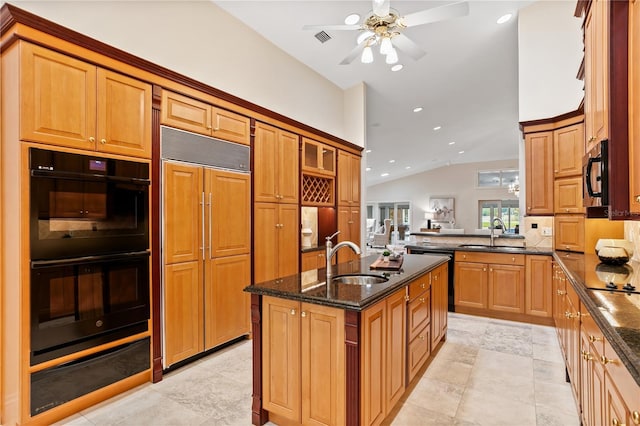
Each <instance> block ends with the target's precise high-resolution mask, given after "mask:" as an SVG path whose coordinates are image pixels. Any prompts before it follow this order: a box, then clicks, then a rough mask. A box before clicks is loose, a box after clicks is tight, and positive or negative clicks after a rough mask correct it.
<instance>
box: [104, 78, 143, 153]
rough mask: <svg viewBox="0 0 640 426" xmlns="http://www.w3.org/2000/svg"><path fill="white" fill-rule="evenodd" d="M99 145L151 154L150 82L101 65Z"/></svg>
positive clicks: (124, 151)
mask: <svg viewBox="0 0 640 426" xmlns="http://www.w3.org/2000/svg"><path fill="white" fill-rule="evenodd" d="M97 84H98V98H97V99H98V130H97V133H96V149H97V150H98V151H102V152H109V153H112V154H120V155H127V156H135V157H143V158H151V85H150V84H147V83H144V82H142V81H139V80H136V79H133V78H131V77H127V76H124V75H122V74H117V73H114V72H111V71H107V70H103V69H100V68H98V80H97Z"/></svg>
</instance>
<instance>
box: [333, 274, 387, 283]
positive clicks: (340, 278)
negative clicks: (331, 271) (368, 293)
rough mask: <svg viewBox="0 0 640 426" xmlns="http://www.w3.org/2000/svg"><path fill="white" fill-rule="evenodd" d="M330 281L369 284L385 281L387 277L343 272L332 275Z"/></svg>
mask: <svg viewBox="0 0 640 426" xmlns="http://www.w3.org/2000/svg"><path fill="white" fill-rule="evenodd" d="M331 281H333V282H334V283H339V284H355V285H369V284H382V283H386V282H387V281H389V278H387V277H383V276H381V275H370V274H344V275H336V276H334V277H333V278H332V279H331Z"/></svg>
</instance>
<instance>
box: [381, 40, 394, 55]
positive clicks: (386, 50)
mask: <svg viewBox="0 0 640 426" xmlns="http://www.w3.org/2000/svg"><path fill="white" fill-rule="evenodd" d="M392 50H393V45H392V44H391V38H390V37H387V36H383V37H382V41H380V54H381V55H388V54H390V53H391V51H392ZM396 56H397V55H396Z"/></svg>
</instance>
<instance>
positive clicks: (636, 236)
mask: <svg viewBox="0 0 640 426" xmlns="http://www.w3.org/2000/svg"><path fill="white" fill-rule="evenodd" d="M624 239H625V240H629V241H631V242H632V243H633V257H632V258H631V259H632V260H635V261H640V222H638V221H634V220H626V221H625V222H624Z"/></svg>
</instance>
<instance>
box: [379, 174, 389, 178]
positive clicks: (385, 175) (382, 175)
mask: <svg viewBox="0 0 640 426" xmlns="http://www.w3.org/2000/svg"><path fill="white" fill-rule="evenodd" d="M387 176H389V173H383V174H381V175H380V177H387Z"/></svg>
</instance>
